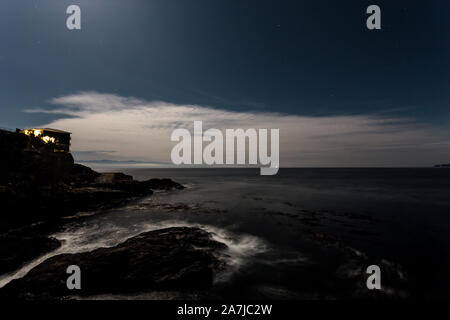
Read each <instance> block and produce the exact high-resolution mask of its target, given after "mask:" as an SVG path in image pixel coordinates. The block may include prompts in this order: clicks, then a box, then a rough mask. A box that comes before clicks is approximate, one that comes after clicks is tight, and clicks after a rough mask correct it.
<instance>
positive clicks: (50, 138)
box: [41, 136, 55, 143]
mask: <svg viewBox="0 0 450 320" xmlns="http://www.w3.org/2000/svg"><path fill="white" fill-rule="evenodd" d="M41 139H42V141H44V142H45V143H49V142H51V143H55V138H53V137H49V136H45V137H42V138H41Z"/></svg>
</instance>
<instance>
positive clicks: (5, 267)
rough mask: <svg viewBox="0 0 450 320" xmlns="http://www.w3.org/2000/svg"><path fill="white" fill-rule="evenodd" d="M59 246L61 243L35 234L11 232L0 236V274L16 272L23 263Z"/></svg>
mask: <svg viewBox="0 0 450 320" xmlns="http://www.w3.org/2000/svg"><path fill="white" fill-rule="evenodd" d="M60 246H61V243H60V242H59V241H58V240H56V239H54V238H49V237H47V236H43V235H40V234H36V233H22V232H13V233H8V234H4V235H0V274H4V273H8V272H11V271H14V270H16V269H17V268H18V267H20V266H22V265H23V264H24V263H26V262H29V261H31V260H33V259H35V258H36V257H38V256H40V255H43V254H45V253H47V252H50V251H53V250H55V249H57V248H59V247H60Z"/></svg>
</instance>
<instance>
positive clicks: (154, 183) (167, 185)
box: [141, 179, 184, 190]
mask: <svg viewBox="0 0 450 320" xmlns="http://www.w3.org/2000/svg"><path fill="white" fill-rule="evenodd" d="M141 183H142V184H143V185H144V186H146V187H147V188H150V189H152V190H172V189H178V190H181V189H184V186H183V185H181V184H179V183H177V182H175V181H172V180H171V179H150V180H147V181H143V182H141Z"/></svg>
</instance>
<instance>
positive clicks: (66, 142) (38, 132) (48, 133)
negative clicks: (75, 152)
mask: <svg viewBox="0 0 450 320" xmlns="http://www.w3.org/2000/svg"><path fill="white" fill-rule="evenodd" d="M16 132H19V133H23V134H26V135H27V136H33V137H35V138H39V139H41V140H42V141H43V142H44V143H46V144H51V145H54V148H53V151H54V152H65V153H69V152H70V135H71V133H70V132H67V131H62V130H57V129H50V128H30V129H24V130H21V129H16Z"/></svg>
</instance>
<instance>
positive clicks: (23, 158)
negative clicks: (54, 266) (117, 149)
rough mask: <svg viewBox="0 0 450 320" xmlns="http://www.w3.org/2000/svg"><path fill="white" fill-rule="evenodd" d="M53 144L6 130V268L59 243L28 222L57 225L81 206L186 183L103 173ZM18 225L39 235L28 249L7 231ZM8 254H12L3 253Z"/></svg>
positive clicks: (2, 230) (2, 155)
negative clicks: (140, 180) (52, 146)
mask: <svg viewBox="0 0 450 320" xmlns="http://www.w3.org/2000/svg"><path fill="white" fill-rule="evenodd" d="M53 149H54V148H50V147H49V146H48V145H46V144H45V143H44V142H43V141H42V140H41V139H39V138H35V137H33V136H27V135H25V134H21V133H19V132H9V131H4V130H0V202H1V204H2V214H1V215H0V235H3V236H4V237H5V238H4V240H5V242H4V243H5V245H4V246H3V247H2V248H0V253H1V254H2V256H1V257H0V262H1V261H5V263H6V265H5V267H4V268H1V267H0V274H1V273H2V270H10V269H12V268H14V266H15V267H19V266H20V265H21V264H22V263H23V262H25V261H28V260H30V259H32V258H36V257H38V256H39V255H41V254H43V253H44V252H46V251H48V249H51V248H53V246H52V240H44V239H45V238H46V235H48V234H49V233H50V232H51V230H47V229H46V230H45V232H42V231H41V233H40V232H36V231H32V232H31V231H30V229H29V228H28V227H29V226H31V225H32V224H36V223H40V224H42V223H45V224H47V225H50V226H53V227H55V228H56V226H57V222H58V220H59V219H61V218H63V217H68V216H73V215H75V214H76V213H77V212H80V211H93V210H98V209H104V208H110V207H113V206H117V205H121V204H123V203H125V202H126V201H129V200H131V199H135V198H136V197H142V196H146V195H150V194H152V189H165V190H169V189H182V188H183V187H182V186H181V185H180V184H178V183H176V182H173V181H172V180H170V179H161V180H160V179H152V180H149V181H150V182H148V181H147V182H139V181H135V180H133V177H131V176H128V175H125V174H123V173H104V174H101V173H98V172H95V171H94V170H92V169H90V168H88V167H85V166H83V165H80V164H76V163H74V159H73V157H72V155H71V154H70V153H64V152H53ZM18 229H21V230H22V231H21V232H22V236H23V237H24V239H33V238H35V239H36V242H35V243H34V245H31V246H28V248H29V249H27V250H19V251H17V252H13V248H14V247H16V245H18V244H19V243H20V241H19V238H14V236H13V237H12V238H7V237H11V230H18ZM7 239H9V240H7ZM24 241H27V240H24ZM9 245H11V247H10V248H11V250H10V252H9V253H8V246H9ZM33 252H34V254H33ZM3 255H4V256H5V257H7V256H11V257H12V258H11V259H10V260H8V259H7V258H4V259H3V257H4V256H3ZM21 255H22V261H21V259H20V258H19V257H20V256H21Z"/></svg>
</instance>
